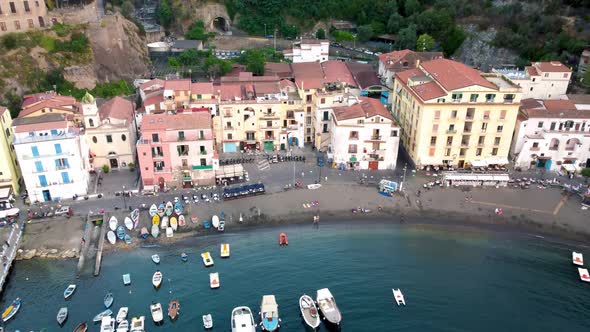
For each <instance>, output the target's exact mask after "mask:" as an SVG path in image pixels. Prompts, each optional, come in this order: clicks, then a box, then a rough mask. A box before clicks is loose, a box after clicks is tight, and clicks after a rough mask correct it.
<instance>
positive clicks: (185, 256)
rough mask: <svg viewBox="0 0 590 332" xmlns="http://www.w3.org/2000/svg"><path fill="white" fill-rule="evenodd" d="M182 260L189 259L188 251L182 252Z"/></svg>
mask: <svg viewBox="0 0 590 332" xmlns="http://www.w3.org/2000/svg"><path fill="white" fill-rule="evenodd" d="M180 260H181V261H183V262H186V261H188V255H187V254H186V252H183V253H182V254H180Z"/></svg>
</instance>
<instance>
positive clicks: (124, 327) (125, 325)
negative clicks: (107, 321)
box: [116, 320, 129, 332]
mask: <svg viewBox="0 0 590 332" xmlns="http://www.w3.org/2000/svg"><path fill="white" fill-rule="evenodd" d="M128 331H129V322H128V321H127V320H122V321H121V322H120V323H118V324H117V331H116V332H128Z"/></svg>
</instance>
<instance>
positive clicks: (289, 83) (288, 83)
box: [279, 80, 297, 89]
mask: <svg viewBox="0 0 590 332" xmlns="http://www.w3.org/2000/svg"><path fill="white" fill-rule="evenodd" d="M279 86H280V87H281V89H284V88H291V89H297V86H295V83H293V81H290V80H281V81H280V82H279Z"/></svg>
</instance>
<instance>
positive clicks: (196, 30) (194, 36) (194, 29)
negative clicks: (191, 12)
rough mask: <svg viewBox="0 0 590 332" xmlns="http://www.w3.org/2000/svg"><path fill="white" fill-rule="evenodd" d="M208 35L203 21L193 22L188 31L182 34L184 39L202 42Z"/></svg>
mask: <svg viewBox="0 0 590 332" xmlns="http://www.w3.org/2000/svg"><path fill="white" fill-rule="evenodd" d="M209 37H210V35H209V33H207V31H206V30H205V24H203V21H195V22H194V23H193V24H191V26H190V28H189V30H188V31H187V33H186V34H184V38H186V39H191V40H202V41H203V42H205V41H207V39H209Z"/></svg>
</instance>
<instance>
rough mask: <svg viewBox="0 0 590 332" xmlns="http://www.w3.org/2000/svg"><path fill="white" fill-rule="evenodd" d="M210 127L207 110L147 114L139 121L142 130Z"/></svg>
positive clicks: (209, 116) (209, 115)
mask: <svg viewBox="0 0 590 332" xmlns="http://www.w3.org/2000/svg"><path fill="white" fill-rule="evenodd" d="M181 129H211V114H210V113H209V112H196V113H182V114H147V115H145V116H144V117H143V120H142V121H141V130H142V131H158V130H181Z"/></svg>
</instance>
